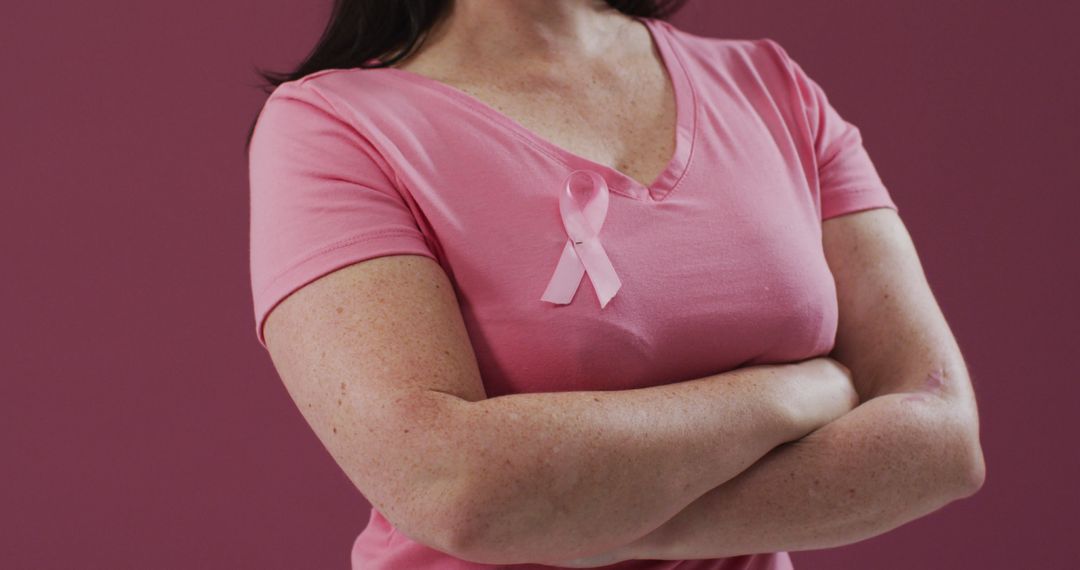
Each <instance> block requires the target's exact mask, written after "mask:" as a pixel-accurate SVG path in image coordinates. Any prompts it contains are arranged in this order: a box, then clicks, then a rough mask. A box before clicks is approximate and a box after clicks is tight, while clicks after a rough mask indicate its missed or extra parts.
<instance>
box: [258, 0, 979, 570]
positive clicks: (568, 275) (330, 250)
mask: <svg viewBox="0 0 1080 570" xmlns="http://www.w3.org/2000/svg"><path fill="white" fill-rule="evenodd" d="M667 8H671V6H670V5H669V6H667ZM661 14H662V8H661V7H658V6H657V5H654V4H653V3H651V2H645V1H617V0H609V2H606V3H605V2H590V1H587V0H518V1H515V2H495V1H491V0H456V1H455V2H454V3H453V4H450V3H448V2H443V1H439V0H427V1H422V0H413V1H408V2H404V1H403V2H378V1H375V0H341V1H339V2H338V3H337V4H336V7H335V11H334V17H333V20H332V22H331V23H330V26H329V28H328V31H327V34H326V35H325V37H324V38H323V39H322V41H321V42H320V44H319V46H318V47H317V49H316V50H315V52H314V53H313V54H312V55H311V56H310V57H309V59H308V60H307V61H306V62H304V63H303V64H302V65H301V66H300V68H299V69H298V70H297V71H295V72H294V73H292V74H291V75H288V76H277V77H275V76H272V75H268V78H269V79H270V80H271V83H273V84H274V85H275V86H276V88H275V89H273V92H272V93H271V96H270V98H269V99H268V100H267V102H266V104H265V106H264V107H263V109H262V111H261V114H260V116H259V118H258V121H257V123H256V125H255V126H254V129H253V133H252V137H251V140H250V148H249V160H250V164H249V166H250V174H251V208H252V209H251V216H252V218H251V271H252V287H253V295H254V303H255V313H256V314H255V317H256V332H257V335H258V338H259V341H260V343H262V345H263V346H264V347H265V348H266V349H267V350H268V351H269V353H270V355H271V357H272V360H273V362H274V365H275V367H276V369H277V370H278V372H279V373H280V375H281V377H282V380H283V381H284V382H285V384H286V386H287V388H288V390H289V392H290V394H291V395H292V397H293V398H294V399H295V400H296V402H297V405H298V406H299V408H300V409H301V411H302V412H303V413H304V415H305V417H306V418H307V420H308V421H309V422H310V424H311V426H312V428H313V429H314V430H315V432H316V433H317V434H318V436H319V437H320V438H321V440H322V441H323V442H324V444H325V445H326V447H327V449H328V450H329V451H330V452H331V454H333V456H334V457H335V459H336V460H337V461H338V463H339V464H340V465H341V467H342V469H343V470H344V471H345V472H346V474H347V475H348V476H349V477H350V479H351V480H352V481H353V482H354V483H355V485H356V487H357V488H358V489H359V490H360V491H361V492H363V494H364V495H365V496H366V497H367V499H368V500H369V501H370V502H371V503H372V505H373V509H372V511H371V514H370V519H369V522H368V525H367V527H366V528H365V529H364V531H363V532H362V533H361V534H360V535H359V536H358V537H357V540H356V542H355V544H354V546H353V551H352V565H353V568H357V569H359V568H363V569H383V568H440V569H453V568H485V567H487V568H490V567H495V566H499V565H514V564H518V565H523V566H522V567H530V566H536V567H538V566H539V565H544V564H546V565H552V566H565V567H592V566H601V565H612V567H617V568H636V569H646V568H648V569H663V568H674V567H676V566H678V567H679V568H680V569H683V570H689V569H721V568H723V569H731V568H773V569H780V568H791V562H790V558H789V556H788V552H787V551H790V550H805V549H813V548H825V547H831V546H837V545H841V544H847V543H851V542H855V541H858V540H862V539H864V538H867V537H869V536H873V535H876V534H880V533H881V532H884V531H886V530H888V529H891V528H894V527H896V526H898V525H900V524H903V523H904V522H907V521H910V520H913V519H915V518H917V517H920V516H923V515H925V514H927V513H929V512H931V511H933V510H936V509H938V508H940V507H941V506H943V505H945V504H947V503H948V502H950V501H953V500H956V499H958V498H961V497H965V496H968V495H970V494H971V493H972V492H974V490H975V489H977V488H978V487H979V485H980V484H981V480H982V472H983V469H984V468H983V462H982V456H981V453H980V451H979V443H978V429H977V417H976V413H975V406H974V396H973V393H972V390H971V386H970V382H969V379H968V377H967V372H966V370H965V367H964V363H963V359H962V357H961V355H960V352H959V349H958V348H957V346H956V343H955V341H954V340H953V337H952V335H951V333H950V332H949V329H948V326H947V325H946V323H945V321H944V319H943V317H942V315H941V312H940V311H939V310H938V309H937V305H936V304H935V303H934V301H933V297H932V295H931V293H930V291H929V287H928V286H927V284H926V281H925V278H924V277H923V274H922V270H921V267H920V266H919V264H918V259H917V256H916V254H915V252H914V248H913V246H912V244H911V241H910V238H909V237H908V235H907V233H906V232H905V231H904V229H903V225H902V223H901V222H900V219H899V217H898V216H897V208H896V205H895V204H894V203H893V201H892V200H891V198H890V196H889V193H888V191H887V190H886V188H885V186H884V185H883V183H882V181H881V179H880V178H879V176H878V174H877V172H876V171H875V169H874V166H873V164H872V163H871V161H870V158H869V156H868V155H867V153H866V151H865V149H864V148H863V146H862V141H861V137H860V133H859V131H858V129H857V128H856V127H855V126H854V125H852V124H851V123H848V122H846V121H845V120H844V119H843V118H841V116H840V115H839V114H838V112H837V111H836V109H835V108H834V107H833V106H832V105H830V103H829V102H828V100H827V98H826V96H825V94H824V92H823V91H822V89H821V87H820V86H819V85H818V84H817V83H815V82H814V81H813V80H812V79H810V78H809V77H808V76H807V74H806V73H805V72H804V71H803V69H802V68H801V67H800V66H799V65H798V64H797V63H796V62H795V61H794V60H792V59H791V58H790V57H789V55H788V54H787V53H786V52H785V50H784V49H783V48H782V47H781V46H780V45H779V44H777V43H776V42H775V41H773V40H771V39H768V38H761V39H749V40H739V39H718V38H709V37H703V36H696V35H693V34H690V33H688V32H685V31H683V30H680V29H678V28H676V27H674V26H673V25H671V24H669V23H667V22H666V21H664V20H662V19H660V15H661ZM418 38H422V39H423V41H422V42H421V41H418ZM841 362H843V364H841Z"/></svg>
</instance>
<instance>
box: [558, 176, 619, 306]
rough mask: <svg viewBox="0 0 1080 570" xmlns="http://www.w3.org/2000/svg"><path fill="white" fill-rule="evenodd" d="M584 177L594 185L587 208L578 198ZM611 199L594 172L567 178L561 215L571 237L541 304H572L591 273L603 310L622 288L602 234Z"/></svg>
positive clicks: (561, 194) (604, 183)
mask: <svg viewBox="0 0 1080 570" xmlns="http://www.w3.org/2000/svg"><path fill="white" fill-rule="evenodd" d="M582 175H584V176H586V177H588V181H589V182H590V184H589V185H588V187H587V195H586V197H585V199H586V201H585V205H584V206H581V205H580V203H579V201H578V200H577V199H575V198H574V184H573V182H574V180H575V178H576V177H580V176H582ZM609 200H610V195H609V192H608V185H607V181H606V180H604V178H603V177H602V176H600V175H599V174H597V173H595V172H593V171H591V170H575V171H573V172H571V173H570V175H569V176H567V177H566V182H565V183H564V184H563V190H562V192H561V193H560V194H559V212H560V213H561V214H562V221H563V227H564V228H566V234H567V236H569V238H568V239H567V240H566V246H565V247H563V250H562V255H561V256H560V257H559V263H558V265H557V266H556V267H555V273H554V274H553V275H552V276H551V281H550V282H548V286H547V290H545V291H544V295H543V296H542V297H540V300H541V301H548V302H550V303H555V304H559V305H566V304H568V303H570V300H571V299H573V298H574V293H575V292H577V290H578V287H579V286H580V284H581V280H582V277H583V276H584V274H585V273H588V274H589V279H590V280H591V281H592V284H593V289H595V290H596V296H597V297H599V299H600V308H603V307H605V306H606V305H607V303H608V301H610V300H611V298H612V297H614V296H615V293H616V292H618V290H619V287H622V282H621V281H619V276H618V275H616V274H615V268H614V267H613V266H612V265H611V260H610V259H608V256H607V252H605V251H604V246H602V245H600V237H599V233H600V228H601V227H602V226H603V225H604V219H605V218H606V217H607V210H608V201H609Z"/></svg>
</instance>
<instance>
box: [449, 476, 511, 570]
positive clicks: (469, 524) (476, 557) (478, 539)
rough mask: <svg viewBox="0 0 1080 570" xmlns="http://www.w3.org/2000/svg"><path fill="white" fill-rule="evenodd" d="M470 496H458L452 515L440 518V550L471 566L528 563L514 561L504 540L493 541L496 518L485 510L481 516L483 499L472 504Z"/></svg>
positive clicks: (496, 529) (467, 494) (496, 523)
mask: <svg viewBox="0 0 1080 570" xmlns="http://www.w3.org/2000/svg"><path fill="white" fill-rule="evenodd" d="M475 496H476V495H470V494H469V493H467V492H466V493H462V494H461V495H459V500H457V501H455V507H454V509H453V511H452V512H448V513H447V514H446V516H445V517H444V518H443V525H442V528H443V533H442V544H443V548H442V550H443V551H444V552H446V553H447V554H450V555H452V556H454V557H455V558H459V559H461V560H464V561H466V562H472V563H474V564H491V565H504V564H517V563H523V562H527V561H525V560H517V559H514V556H513V555H510V554H508V553H513V552H515V551H516V549H515V548H514V546H513V545H512V544H507V542H506V540H505V537H500V539H499V540H495V539H494V538H493V535H494V533H496V532H497V531H498V527H499V523H498V517H497V516H496V515H495V514H494V513H492V512H491V510H490V509H488V510H487V511H485V512H480V511H481V509H480V508H479V505H481V504H483V499H482V498H481V499H480V500H479V502H478V501H476V500H471V499H470V497H475Z"/></svg>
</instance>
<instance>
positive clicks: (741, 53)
mask: <svg viewBox="0 0 1080 570" xmlns="http://www.w3.org/2000/svg"><path fill="white" fill-rule="evenodd" d="M660 25H661V26H662V27H663V28H664V29H665V30H666V31H667V32H668V37H669V38H670V39H671V41H672V43H674V44H675V45H676V46H677V47H678V49H679V52H680V55H682V56H683V57H684V59H685V60H686V64H687V66H688V67H689V68H690V71H691V72H692V73H695V74H701V73H706V74H711V75H720V76H723V77H726V78H728V79H731V80H734V81H737V82H739V83H743V82H745V81H746V80H755V81H762V82H765V83H769V84H776V83H777V82H779V83H780V84H781V86H782V85H783V84H785V83H786V82H787V81H789V80H790V79H791V77H792V60H791V58H790V56H789V55H788V51H787V49H785V48H784V46H783V45H781V44H780V42H778V41H777V40H775V39H773V38H770V37H760V38H724V37H716V36H706V35H701V34H697V33H695V32H691V31H689V30H685V29H683V28H680V27H678V26H676V25H674V24H672V23H670V22H667V21H662V20H661V21H660Z"/></svg>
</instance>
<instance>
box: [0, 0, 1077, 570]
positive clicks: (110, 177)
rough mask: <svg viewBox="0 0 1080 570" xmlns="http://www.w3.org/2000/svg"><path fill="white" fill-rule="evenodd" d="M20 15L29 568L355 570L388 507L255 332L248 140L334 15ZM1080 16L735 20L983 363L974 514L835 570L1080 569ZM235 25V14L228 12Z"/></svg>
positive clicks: (20, 290)
mask: <svg viewBox="0 0 1080 570" xmlns="http://www.w3.org/2000/svg"><path fill="white" fill-rule="evenodd" d="M310 4H311V3H305V2H299V1H285V0H271V1H265V0H264V1H261V2H254V1H244V2H217V3H190V2H188V3H184V2H150V3H147V2H135V1H131V0H128V1H123V0H101V1H98V2H75V1H61V2H39V3H32V2H29V1H17V2H15V3H13V4H12V5H9V6H8V7H7V9H6V10H5V15H4V17H3V18H0V37H3V38H4V42H3V49H0V62H3V66H2V67H0V69H2V70H3V74H4V88H3V90H2V94H0V97H2V100H0V103H2V107H0V109H2V113H3V120H2V121H3V122H2V125H3V135H4V136H2V137H0V145H2V150H3V152H2V158H0V160H2V163H3V164H2V168H0V180H2V194H0V196H2V202H0V204H2V208H0V210H2V212H3V214H4V216H3V219H4V222H3V223H2V224H0V243H2V244H3V246H0V247H2V249H3V251H4V256H3V266H4V269H5V272H4V275H5V278H4V279H2V280H0V299H2V303H3V311H2V315H3V325H4V326H3V327H2V329H0V330H2V331H3V333H2V334H3V338H2V339H0V340H2V342H0V371H2V374H3V376H2V378H3V392H2V394H0V418H2V419H0V422H2V425H3V429H0V442H2V443H3V447H2V448H3V449H4V450H6V458H5V461H4V464H3V466H2V473H3V482H2V484H0V513H2V514H0V567H3V568H74V567H92V568H255V567H258V568H347V556H348V549H349V547H350V545H351V542H352V540H353V538H354V536H355V535H356V533H357V532H358V531H360V530H361V529H362V528H363V525H364V524H365V523H366V520H367V513H368V505H367V503H366V502H365V501H364V499H363V497H362V496H361V495H360V494H359V493H358V492H357V491H356V490H355V489H354V488H353V487H352V486H351V484H350V483H349V481H348V480H347V479H346V478H345V476H344V475H343V474H342V473H341V472H340V471H339V470H338V468H337V466H336V465H335V463H334V462H333V460H332V459H331V458H330V456H329V455H328V454H327V453H326V452H325V450H324V449H323V448H322V447H321V445H320V443H319V441H318V440H317V439H316V438H315V436H314V435H313V434H312V432H311V431H310V430H309V429H308V427H307V425H306V423H304V420H303V418H302V417H301V416H300V414H299V412H298V411H297V410H296V408H295V406H294V405H293V403H292V401H291V400H290V399H289V397H288V395H287V393H286V392H285V390H284V388H283V386H282V385H281V383H280V381H279V379H278V378H277V376H276V374H275V372H274V369H273V368H272V366H271V363H270V360H269V358H268V356H267V354H266V353H265V352H264V351H263V350H262V348H261V347H259V346H258V344H257V343H256V340H255V336H254V324H253V322H252V318H253V317H252V311H251V300H250V292H249V289H248V273H247V271H248V269H247V261H248V259H247V199H248V196H247V186H246V184H247V177H246V176H247V172H246V162H245V158H244V154H243V139H244V136H245V135H246V133H247V128H248V126H249V125H250V121H251V120H252V118H253V117H254V114H255V113H256V112H257V111H258V109H259V108H260V106H261V104H262V101H263V95H262V94H261V93H260V92H259V91H258V90H257V89H255V88H253V87H252V86H253V85H254V84H255V82H256V78H255V76H254V75H253V74H252V73H251V71H250V67H251V65H253V64H257V65H260V66H269V67H272V68H275V69H281V68H284V67H286V66H288V65H291V64H293V63H295V62H297V61H298V60H299V58H300V57H302V56H303V55H304V54H306V53H307V52H308V50H309V49H310V48H311V46H312V45H313V42H314V41H315V39H316V38H317V36H318V34H319V32H320V31H321V26H322V24H323V23H324V20H325V18H326V12H327V6H326V4H328V2H325V1H323V2H319V3H318V4H319V6H318V7H317V8H312V7H311V5H310ZM1078 7H1080V4H1077V3H1076V2H1075V1H1052V0H1042V1H1037V2H1019V1H1013V2H1006V1H1001V0H984V1H981V2H975V1H966V2H965V1H958V2H927V1H919V2H893V3H887V2H874V3H871V2H838V1H816V2H805V1H784V2H778V1H774V2H749V1H746V2H722V3H721V2H708V1H704V0H699V1H698V2H696V3H691V5H690V6H688V7H687V8H686V9H685V10H684V11H683V12H682V13H680V14H679V15H677V16H676V17H675V18H674V19H673V21H674V22H675V23H676V25H678V26H680V27H683V28H684V29H687V30H689V31H693V32H697V33H700V34H705V35H714V36H722V37H745V38H756V37H762V36H767V37H771V38H774V39H776V40H777V41H779V42H780V43H781V44H782V45H784V46H785V47H786V48H787V50H788V51H789V53H790V54H791V55H792V56H793V57H795V58H796V59H797V60H798V61H800V63H802V64H803V67H804V68H805V69H806V70H807V71H808V72H809V73H810V74H811V75H812V76H813V77H815V78H816V79H817V80H818V81H819V82H820V83H821V84H822V85H823V86H824V88H825V89H826V91H827V92H828V94H829V95H830V97H831V100H832V102H833V103H834V105H835V106H837V108H838V109H839V110H840V111H841V112H842V113H843V114H844V115H845V117H846V118H848V119H849V120H851V121H852V122H854V123H856V124H857V125H858V126H859V127H860V129H861V131H862V133H863V135H864V138H865V141H866V145H867V147H868V149H869V151H870V153H871V155H872V157H873V158H874V160H875V163H876V164H877V166H878V169H879V171H880V172H881V174H882V176H883V178H884V180H885V181H886V183H887V184H888V185H889V187H890V189H891V191H892V193H893V196H894V198H895V200H896V202H897V204H898V205H899V207H900V208H901V216H902V218H903V219H904V220H905V222H906V223H907V225H908V227H909V229H910V231H911V233H912V234H913V236H914V238H915V241H916V245H917V246H918V248H919V251H920V254H921V257H922V260H923V264H924V266H925V268H926V271H927V274H928V276H929V279H930V282H931V285H932V286H933V288H934V291H935V292H936V294H937V297H938V300H939V302H940V304H941V306H942V307H943V310H944V311H945V313H946V316H947V317H948V319H949V322H950V323H951V324H952V327H953V330H954V331H955V333H956V335H957V337H958V338H959V340H960V344H961V346H962V347H963V349H964V352H965V355H966V358H967V360H968V362H969V364H970V367H971V372H972V375H973V377H974V382H975V385H976V390H977V392H978V395H979V402H980V409H981V415H982V438H983V445H984V450H985V454H986V459H987V466H988V474H987V475H988V476H987V481H986V485H985V486H984V488H983V490H982V491H981V492H980V493H979V494H978V495H976V496H975V497H973V498H971V499H967V500H964V501H960V502H957V503H953V504H951V505H949V506H947V507H945V508H944V509H942V510H940V511H938V512H936V513H933V514H931V515H930V516H928V517H925V518H923V519H920V520H918V521H915V522H912V523H910V524H908V525H905V526H903V527H901V528H899V529H896V530H894V531H893V532H890V533H887V534H885V535H883V536H879V537H876V538H873V539H870V540H867V541H864V542H862V543H859V544H854V545H850V546H846V547H841V548H835V549H831V550H828V551H817V552H800V553H796V554H795V555H794V557H795V562H796V566H797V567H798V568H799V569H801V570H811V569H815V568H820V569H826V568H836V569H843V568H875V569H890V568H895V569H907V568H942V569H945V568H985V569H990V568H1055V569H1056V568H1077V567H1080V546H1078V541H1077V540H1076V536H1078V535H1080V523H1078V522H1077V518H1076V514H1077V512H1076V511H1077V508H1078V506H1080V491H1078V489H1080V487H1078V485H1077V483H1076V481H1077V479H1078V478H1080V452H1078V451H1077V446H1076V443H1075V440H1076V435H1077V434H1078V433H1080V413H1078V410H1077V402H1078V401H1080V383H1078V382H1077V380H1078V373H1077V372H1076V360H1075V357H1076V352H1075V351H1076V350H1077V349H1078V348H1080V335H1078V329H1080V325H1078V322H1080V311H1078V310H1077V309H1078V305H1080V304H1078V301H1077V292H1078V291H1080V279H1078V276H1080V269H1078V263H1077V262H1078V259H1080V256H1078V254H1077V246H1078V240H1077V234H1076V231H1075V229H1074V228H1075V227H1076V226H1075V222H1076V220H1077V212H1078V211H1080V199H1078V194H1080V192H1078V191H1080V119H1078V111H1077V108H1078V107H1077V101H1080V73H1078V72H1077V69H1078V66H1077V61H1076V60H1077V55H1078V54H1080V35H1078V34H1077V33H1076V32H1075V24H1076V22H1077V21H1080V9H1078ZM214 10H217V11H216V12H215V11H214Z"/></svg>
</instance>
